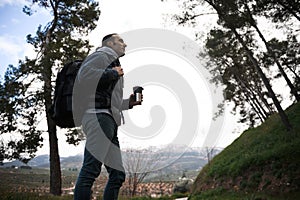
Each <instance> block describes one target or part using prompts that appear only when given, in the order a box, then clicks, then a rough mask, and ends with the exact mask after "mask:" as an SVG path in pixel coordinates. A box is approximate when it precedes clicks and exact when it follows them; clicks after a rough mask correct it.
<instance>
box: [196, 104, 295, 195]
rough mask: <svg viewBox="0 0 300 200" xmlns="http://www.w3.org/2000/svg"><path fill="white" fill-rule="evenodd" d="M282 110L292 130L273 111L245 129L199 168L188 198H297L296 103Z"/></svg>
mask: <svg viewBox="0 0 300 200" xmlns="http://www.w3.org/2000/svg"><path fill="white" fill-rule="evenodd" d="M286 113H287V115H288V117H289V119H290V121H291V123H292V125H293V127H294V131H293V132H292V133H289V132H286V131H285V129H284V127H283V125H282V123H281V121H280V118H279V116H278V115H277V114H275V115H273V116H271V117H270V118H269V119H268V120H267V121H266V122H265V123H263V124H262V125H260V126H259V127H257V128H253V129H249V130H247V131H245V132H244V133H243V134H242V135H241V136H240V137H239V138H238V139H236V140H235V141H234V142H233V143H232V144H231V145H230V146H228V147H227V148H225V149H224V150H223V151H222V152H221V153H220V154H218V155H217V156H215V157H214V159H213V160H212V162H211V163H210V165H206V166H205V167H204V168H203V169H202V170H201V172H200V173H199V175H198V177H197V179H196V181H195V183H194V185H193V189H192V194H193V197H192V199H222V200H224V199H234V198H233V197H232V196H231V197H229V198H226V194H231V195H234V196H238V194H240V196H241V197H243V198H242V199H249V198H246V197H245V196H247V195H249V194H251V195H252V196H251V199H285V200H286V199H300V193H299V192H298V191H299V187H300V166H299V165H300V135H299V134H300V103H297V104H295V105H293V106H291V107H290V108H288V109H287V110H286ZM255 195H257V196H255ZM220 196H222V197H220ZM229 196H230V195H229ZM210 197H212V198H210ZM236 199H240V198H238V197H237V198H236Z"/></svg>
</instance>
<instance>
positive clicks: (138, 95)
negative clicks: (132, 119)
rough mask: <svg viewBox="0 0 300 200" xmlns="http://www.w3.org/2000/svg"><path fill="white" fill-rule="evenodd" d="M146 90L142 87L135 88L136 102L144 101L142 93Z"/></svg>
mask: <svg viewBox="0 0 300 200" xmlns="http://www.w3.org/2000/svg"><path fill="white" fill-rule="evenodd" d="M143 90H144V88H142V87H140V86H135V87H133V94H134V99H135V101H142V91H143Z"/></svg>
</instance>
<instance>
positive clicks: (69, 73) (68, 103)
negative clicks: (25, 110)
mask: <svg viewBox="0 0 300 200" xmlns="http://www.w3.org/2000/svg"><path fill="white" fill-rule="evenodd" d="M81 63H82V60H76V61H72V62H69V63H67V64H65V65H64V67H63V68H62V69H61V71H60V72H58V74H57V78H56V85H55V90H54V99H53V103H52V106H51V109H50V115H51V118H52V119H53V120H54V121H55V123H56V125H57V126H59V127H61V128H74V127H76V125H80V121H81V119H74V117H73V107H74V106H73V88H74V84H75V80H76V76H77V73H78V70H79V69H80V66H81ZM76 112H77V111H76ZM76 117H77V118H80V116H78V115H77V114H76ZM75 120H76V123H75ZM75 124H76V125H75Z"/></svg>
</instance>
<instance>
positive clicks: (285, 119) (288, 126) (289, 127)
mask: <svg viewBox="0 0 300 200" xmlns="http://www.w3.org/2000/svg"><path fill="white" fill-rule="evenodd" d="M230 29H231V31H232V32H233V33H234V35H235V36H236V38H237V39H238V41H239V42H240V43H241V45H242V46H243V48H244V49H245V51H246V53H247V55H248V56H249V59H250V60H251V62H252V64H253V65H254V67H255V69H256V70H257V72H258V74H259V76H260V77H261V79H262V81H263V83H264V84H265V86H266V88H267V90H268V93H269V95H270V97H271V98H272V100H273V102H274V105H275V107H276V109H277V111H278V114H279V116H280V118H281V121H282V122H283V124H284V126H285V127H286V129H287V131H291V130H292V125H291V124H290V122H289V120H288V117H287V115H286V114H285V112H284V110H283V109H282V107H281V105H280V103H279V101H278V99H277V97H276V95H275V93H274V91H273V89H272V86H271V84H270V82H269V80H268V79H267V77H266V76H265V74H264V73H263V71H262V69H261V68H260V67H259V65H258V62H257V60H256V59H255V58H254V57H253V54H252V52H251V51H250V50H249V49H248V47H247V46H246V44H245V42H244V41H243V39H242V38H241V37H240V35H239V34H238V32H237V31H236V29H235V28H232V27H231V28H230Z"/></svg>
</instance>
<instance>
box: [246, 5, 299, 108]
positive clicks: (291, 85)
mask: <svg viewBox="0 0 300 200" xmlns="http://www.w3.org/2000/svg"><path fill="white" fill-rule="evenodd" d="M245 7H246V9H247V12H248V15H249V17H250V23H251V25H252V26H253V27H254V29H255V30H256V32H257V33H258V35H259V37H260V39H261V40H262V41H263V43H264V44H265V46H266V49H267V51H268V53H269V54H270V55H271V57H272V58H273V60H274V61H275V63H276V65H277V67H278V69H279V71H280V73H281V74H282V76H283V77H284V79H285V81H286V83H287V85H288V86H289V87H290V89H291V94H293V95H294V96H295V98H296V100H297V101H298V102H299V101H300V95H299V94H298V92H297V89H296V88H295V87H294V85H293V84H292V82H291V81H290V79H289V77H288V76H287V74H286V73H285V71H284V69H283V67H282V66H281V64H280V63H279V61H278V59H277V57H276V55H275V54H274V52H273V50H272V49H271V48H270V46H269V44H268V42H267V40H266V39H265V37H264V36H263V34H262V32H261V31H260V30H259V28H258V26H257V25H256V23H255V20H254V19H253V17H252V15H251V11H250V9H249V7H248V5H247V4H245Z"/></svg>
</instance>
